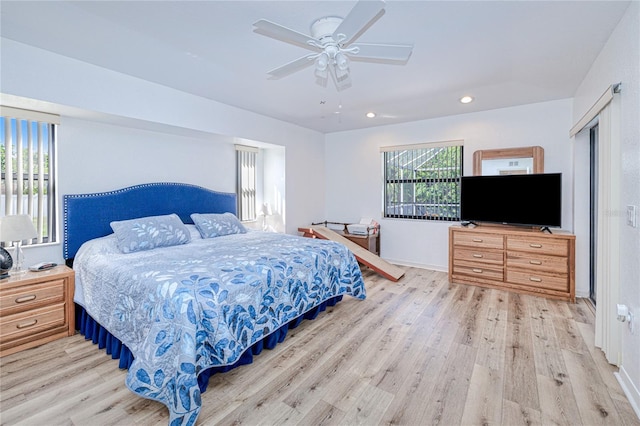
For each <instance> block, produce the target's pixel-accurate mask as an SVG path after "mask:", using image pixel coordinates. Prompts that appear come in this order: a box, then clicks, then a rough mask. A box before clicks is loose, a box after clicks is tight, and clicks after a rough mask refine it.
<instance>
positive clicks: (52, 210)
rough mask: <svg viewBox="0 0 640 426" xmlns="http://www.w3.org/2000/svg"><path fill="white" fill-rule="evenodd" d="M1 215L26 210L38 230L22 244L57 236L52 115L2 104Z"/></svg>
mask: <svg viewBox="0 0 640 426" xmlns="http://www.w3.org/2000/svg"><path fill="white" fill-rule="evenodd" d="M1 112H2V115H1V116H0V150H2V151H1V156H2V160H1V161H2V182H1V185H2V199H1V205H0V211H1V214H2V215H7V216H8V215H15V214H28V215H29V216H31V218H32V220H33V224H34V226H35V228H36V230H37V232H38V236H37V237H36V238H34V239H32V240H29V241H24V242H23V245H33V244H44V243H53V242H56V241H57V240H58V235H57V229H58V227H57V215H56V211H57V209H56V198H57V197H56V179H55V177H56V172H55V166H56V147H55V144H56V131H57V126H58V124H59V122H58V117H57V116H55V115H50V114H45V113H39V112H36V111H26V110H20V109H15V108H8V107H4V106H3V107H2V110H1Z"/></svg>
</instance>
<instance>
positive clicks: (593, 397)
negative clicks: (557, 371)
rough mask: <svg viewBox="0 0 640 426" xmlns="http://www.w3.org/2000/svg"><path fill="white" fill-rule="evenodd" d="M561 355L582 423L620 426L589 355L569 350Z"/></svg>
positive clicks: (614, 408) (618, 417)
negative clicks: (563, 358) (565, 364)
mask: <svg viewBox="0 0 640 426" xmlns="http://www.w3.org/2000/svg"><path fill="white" fill-rule="evenodd" d="M562 354H563V356H564V357H565V361H566V363H567V369H568V371H569V377H570V378H571V384H572V389H573V393H574V395H575V398H576V402H577V404H578V407H580V417H581V418H582V423H583V424H585V425H591V424H593V425H595V424H598V425H620V424H622V420H621V419H620V416H619V415H618V411H617V409H616V407H615V405H614V404H613V401H612V399H611V396H610V394H609V392H608V391H607V388H606V385H605V384H604V382H603V381H602V378H601V377H600V372H599V371H598V368H597V367H596V365H595V362H594V361H593V358H592V357H591V354H590V353H589V352H588V351H587V352H585V353H577V352H575V351H573V350H570V349H563V350H562Z"/></svg>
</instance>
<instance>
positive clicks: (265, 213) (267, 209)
mask: <svg viewBox="0 0 640 426" xmlns="http://www.w3.org/2000/svg"><path fill="white" fill-rule="evenodd" d="M260 213H261V214H262V230H263V231H269V223H268V222H267V220H268V218H269V216H273V210H271V205H270V204H269V203H264V204H263V205H262V209H261V210H260Z"/></svg>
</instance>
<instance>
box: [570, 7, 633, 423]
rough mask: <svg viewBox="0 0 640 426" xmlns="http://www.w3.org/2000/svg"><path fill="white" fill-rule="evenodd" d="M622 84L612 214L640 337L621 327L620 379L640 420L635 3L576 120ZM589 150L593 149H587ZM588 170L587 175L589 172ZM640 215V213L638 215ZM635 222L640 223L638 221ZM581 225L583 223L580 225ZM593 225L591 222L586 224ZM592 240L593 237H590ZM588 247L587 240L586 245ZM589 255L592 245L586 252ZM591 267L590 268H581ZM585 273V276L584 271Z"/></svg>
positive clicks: (583, 94) (581, 161) (589, 83)
mask: <svg viewBox="0 0 640 426" xmlns="http://www.w3.org/2000/svg"><path fill="white" fill-rule="evenodd" d="M618 82H622V92H621V93H620V94H618V95H616V97H615V99H614V101H613V102H614V103H616V108H617V110H618V111H619V112H620V120H619V128H617V129H616V130H617V131H618V132H619V135H620V141H621V146H620V148H621V158H620V160H621V164H622V185H621V187H620V193H621V205H620V206H619V209H616V211H614V212H611V214H613V215H615V217H617V218H618V219H619V223H620V235H621V241H620V301H619V303H625V304H627V305H628V306H629V308H630V309H631V310H632V311H633V312H634V313H635V318H636V319H635V332H634V333H633V334H631V332H630V331H629V328H628V327H627V326H626V325H625V324H620V327H621V328H622V366H621V368H620V376H621V378H622V380H623V382H624V384H625V386H626V387H627V396H628V397H629V398H630V400H631V402H632V404H634V405H635V409H636V413H637V414H638V416H639V417H640V223H639V225H638V226H639V227H636V228H632V227H630V226H628V225H627V224H626V221H625V219H626V217H625V213H626V212H625V210H626V206H627V205H635V206H637V208H638V209H640V3H639V2H637V1H634V2H631V4H630V5H629V8H628V9H627V11H626V13H625V15H624V17H623V18H622V20H621V21H620V23H619V24H618V26H617V27H616V29H615V31H614V32H613V33H612V34H611V36H610V38H609V40H608V41H607V44H606V45H605V47H604V48H603V50H602V52H601V53H600V54H599V56H598V58H597V59H596V61H595V62H594V63H593V65H592V67H591V69H590V70H589V73H588V74H587V76H586V77H585V79H584V80H583V81H582V83H581V84H580V87H579V88H578V91H577V92H576V95H575V98H574V103H573V117H574V120H577V119H579V118H580V117H582V115H584V113H585V112H586V111H587V109H588V108H589V107H590V106H591V105H592V104H593V103H594V102H595V100H596V99H597V98H598V97H599V96H600V95H601V94H602V93H603V92H604V90H605V89H606V88H607V87H608V86H609V85H610V84H613V83H618ZM586 133H587V132H582V133H581V134H579V135H578V136H577V137H576V138H575V142H574V143H575V150H576V154H577V155H576V165H575V168H576V177H577V178H578V177H580V178H581V180H580V182H583V178H584V176H585V175H586V176H588V163H586V161H588V158H589V157H588V151H587V153H586V155H585V153H584V150H585V145H587V144H588V135H586ZM587 149H588V148H587ZM585 168H586V171H585ZM587 193H588V191H587V192H585V191H584V190H580V191H579V190H578V188H577V187H576V205H578V202H580V203H581V204H582V205H584V201H583V200H581V198H582V197H584V196H586V194H587ZM586 214H587V212H586V211H585V210H584V208H583V209H580V210H578V209H576V223H580V224H581V229H582V228H583V226H582V225H583V224H584V222H585V220H584V216H585V215H586ZM636 214H637V215H638V214H639V213H636ZM636 220H638V221H640V218H639V217H637V218H636ZM578 221H580V222H578ZM586 223H587V224H588V222H586ZM587 235H588V234H587ZM581 243H582V244H587V243H588V242H587V241H581ZM585 250H587V252H588V246H587V247H586V249H585V248H582V251H585ZM579 266H580V267H581V268H588V263H586V264H582V265H579ZM582 273H583V274H584V273H585V272H584V271H583V272H582Z"/></svg>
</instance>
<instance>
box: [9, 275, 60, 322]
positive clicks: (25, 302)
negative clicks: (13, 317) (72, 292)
mask: <svg viewBox="0 0 640 426" xmlns="http://www.w3.org/2000/svg"><path fill="white" fill-rule="evenodd" d="M64 287H65V281H64V280H63V279H59V280H52V281H46V282H44V283H41V284H34V285H30V286H28V287H24V288H22V287H21V288H17V289H13V290H6V291H2V292H0V309H1V310H2V314H3V316H4V315H10V314H11V313H15V312H21V311H24V310H27V309H31V308H32V307H35V306H41V305H46V304H51V303H55V302H61V301H63V300H64V296H65V294H64Z"/></svg>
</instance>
